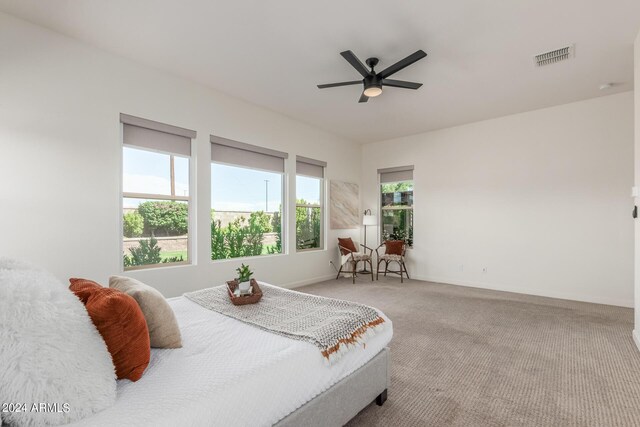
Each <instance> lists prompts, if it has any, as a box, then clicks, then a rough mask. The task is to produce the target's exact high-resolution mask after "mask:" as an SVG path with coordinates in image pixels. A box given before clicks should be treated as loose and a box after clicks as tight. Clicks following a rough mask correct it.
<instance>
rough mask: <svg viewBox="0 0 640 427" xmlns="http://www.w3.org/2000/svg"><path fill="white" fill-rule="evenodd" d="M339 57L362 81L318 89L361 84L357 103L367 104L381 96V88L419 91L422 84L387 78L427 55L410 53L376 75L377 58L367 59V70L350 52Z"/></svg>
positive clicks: (347, 51)
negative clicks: (353, 69) (358, 74)
mask: <svg viewBox="0 0 640 427" xmlns="http://www.w3.org/2000/svg"><path fill="white" fill-rule="evenodd" d="M340 55H342V57H343V58H344V59H346V60H347V62H348V63H349V64H351V66H352V67H353V68H355V69H356V71H358V73H360V75H361V76H362V77H363V79H362V80H353V81H349V82H340V83H328V84H322V85H318V89H326V88H330V87H338V86H350V85H357V84H362V85H363V87H364V89H363V91H362V95H361V96H360V100H359V101H358V102H367V101H368V100H369V98H373V97H376V96H378V95H381V94H382V86H389V87H399V88H402V89H413V90H416V89H419V88H420V86H422V83H413V82H405V81H402V80H390V79H388V78H387V77H389V76H391V75H392V74H395V73H397V72H398V71H400V70H402V69H404V68H406V67H408V66H409V65H411V64H413V63H414V62H416V61H419V60H420V59H422V58H424V57H425V56H427V54H426V53H425V52H424V51H423V50H418V51H416V52H414V53H412V54H411V55H409V56H407V57H406V58H404V59H402V60H400V61H398V62H396V63H395V64H393V65H391V66H390V67H387V68H385V69H384V70H382V71H380V72H379V73H376V72H375V70H374V68H375V66H376V65H378V58H369V59H367V60H366V64H367V66H369V68H370V69H367V67H366V66H365V65H364V64H363V63H362V62H361V61H360V60H359V59H358V57H357V56H356V55H355V54H354V53H353V52H351V51H350V50H346V51H344V52H341V53H340Z"/></svg>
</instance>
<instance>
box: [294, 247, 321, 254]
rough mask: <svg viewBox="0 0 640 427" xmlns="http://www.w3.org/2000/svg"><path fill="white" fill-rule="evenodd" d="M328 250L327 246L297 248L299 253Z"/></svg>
mask: <svg viewBox="0 0 640 427" xmlns="http://www.w3.org/2000/svg"><path fill="white" fill-rule="evenodd" d="M323 251H326V249H325V248H309V249H296V253H297V254H304V253H309V252H323Z"/></svg>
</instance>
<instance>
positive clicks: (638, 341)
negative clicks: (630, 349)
mask: <svg viewBox="0 0 640 427" xmlns="http://www.w3.org/2000/svg"><path fill="white" fill-rule="evenodd" d="M631 336H633V342H634V343H636V347H638V350H640V336H638V331H637V330H636V329H634V330H633V332H632V333H631Z"/></svg>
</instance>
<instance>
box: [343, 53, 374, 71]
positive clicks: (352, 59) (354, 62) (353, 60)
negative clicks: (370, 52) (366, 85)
mask: <svg viewBox="0 0 640 427" xmlns="http://www.w3.org/2000/svg"><path fill="white" fill-rule="evenodd" d="M340 55H342V57H343V58H344V59H346V60H347V62H348V63H349V64H351V66H352V67H353V68H355V69H356V71H358V72H359V73H360V74H361V75H362V77H367V76H369V70H368V69H367V67H366V66H365V65H364V64H363V63H362V62H361V61H360V60H359V59H358V57H357V56H356V55H355V54H354V53H353V52H351V51H350V50H345V51H344V52H340Z"/></svg>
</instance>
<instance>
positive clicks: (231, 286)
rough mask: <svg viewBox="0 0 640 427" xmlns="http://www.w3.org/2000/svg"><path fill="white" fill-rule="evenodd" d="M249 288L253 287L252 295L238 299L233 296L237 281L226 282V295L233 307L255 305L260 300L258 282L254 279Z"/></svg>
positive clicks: (260, 290)
mask: <svg viewBox="0 0 640 427" xmlns="http://www.w3.org/2000/svg"><path fill="white" fill-rule="evenodd" d="M250 283H251V286H253V293H252V294H251V295H240V296H239V297H237V296H235V295H234V294H233V292H234V291H235V290H236V288H237V287H238V281H237V280H231V281H229V282H227V293H228V294H229V299H230V300H231V302H232V303H233V305H246V304H255V303H257V302H258V301H260V299H261V298H262V289H260V286H258V282H256V280H255V279H251V282H250Z"/></svg>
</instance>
